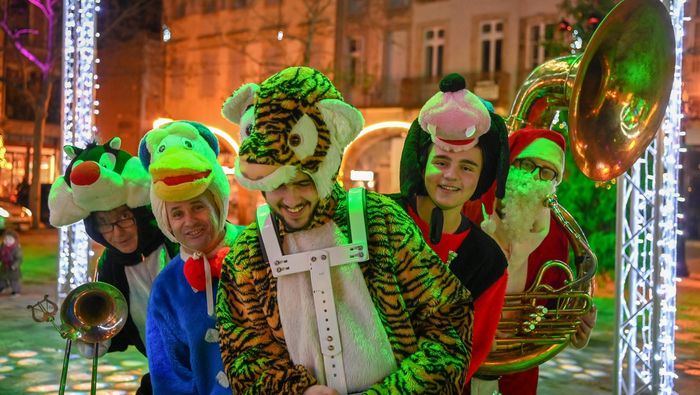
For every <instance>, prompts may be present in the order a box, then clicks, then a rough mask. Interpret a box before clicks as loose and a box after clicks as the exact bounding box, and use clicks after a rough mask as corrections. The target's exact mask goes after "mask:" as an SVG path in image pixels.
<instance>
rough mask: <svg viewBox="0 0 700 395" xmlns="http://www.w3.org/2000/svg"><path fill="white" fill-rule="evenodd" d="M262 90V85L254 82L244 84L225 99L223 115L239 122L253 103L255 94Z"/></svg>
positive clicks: (222, 109) (236, 122) (222, 108)
mask: <svg viewBox="0 0 700 395" xmlns="http://www.w3.org/2000/svg"><path fill="white" fill-rule="evenodd" d="M259 90H260V86H258V85H257V84H253V83H248V84H244V85H242V86H241V87H240V88H238V89H236V91H235V92H233V94H232V95H231V96H230V97H229V98H228V99H226V101H224V105H223V107H221V115H222V116H223V117H224V118H226V119H228V120H229V121H231V122H233V123H235V124H237V125H238V124H239V123H240V121H241V117H242V116H243V113H244V112H245V110H246V108H248V106H250V105H251V104H253V100H254V99H255V94H256V93H257V92H258V91H259Z"/></svg>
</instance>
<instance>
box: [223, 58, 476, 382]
mask: <svg viewBox="0 0 700 395" xmlns="http://www.w3.org/2000/svg"><path fill="white" fill-rule="evenodd" d="M222 113H223V115H224V117H226V118H227V119H229V120H231V121H232V122H234V123H237V124H239V125H240V129H241V140H242V143H241V148H240V151H239V157H238V163H237V164H236V176H237V178H238V180H239V182H240V183H241V184H242V185H243V186H245V187H247V188H250V189H257V190H261V191H263V193H264V196H265V199H266V201H267V203H268V205H265V206H262V207H261V208H260V209H259V210H258V215H257V221H256V222H255V223H253V224H251V225H250V226H248V228H247V229H246V230H244V231H243V233H241V236H240V237H239V239H238V241H237V243H236V245H235V246H234V247H233V250H232V251H231V252H230V253H229V255H228V256H227V257H226V260H225V262H224V267H223V268H222V274H221V282H220V286H219V295H218V298H217V300H218V302H217V319H218V323H219V332H220V340H219V341H220V347H221V354H222V359H223V362H224V367H225V370H226V373H227V374H228V376H229V380H230V382H231V387H232V389H233V391H234V392H235V393H240V394H302V393H303V394H307V395H311V394H347V393H360V392H362V393H370V394H371V393H375V394H378V393H404V394H408V393H430V394H438V393H439V394H452V393H460V392H461V389H462V384H463V383H464V378H465V373H466V368H467V366H468V364H469V360H470V357H471V328H472V319H473V311H472V302H471V295H470V294H469V291H468V290H466V289H465V288H463V287H461V285H460V283H459V280H457V278H456V277H454V276H453V275H452V274H451V273H450V272H449V270H448V269H447V268H446V266H445V265H444V264H442V262H441V261H440V258H439V257H438V256H437V255H435V254H434V253H433V252H432V250H431V249H430V247H428V245H427V244H426V243H425V242H424V241H423V238H422V236H421V233H420V230H418V228H417V227H416V226H415V224H414V223H413V221H412V220H411V219H410V218H409V217H408V215H407V214H406V213H405V211H404V210H403V209H402V208H400V207H399V206H397V205H396V204H395V203H394V202H393V201H391V200H390V199H389V198H387V197H384V196H381V195H379V194H376V193H372V192H366V193H365V191H364V190H362V189H354V190H352V191H350V192H345V191H344V190H343V189H342V188H341V186H340V185H339V184H338V183H337V182H336V177H337V173H338V169H339V167H340V163H341V159H342V151H343V149H344V148H345V147H346V146H347V145H348V144H349V143H350V142H351V141H352V140H353V139H354V138H355V137H356V136H357V135H358V133H359V132H360V130H361V129H362V126H363V123H364V120H363V118H362V115H361V114H360V112H359V111H358V110H357V109H355V108H354V107H352V106H351V105H349V104H347V103H345V102H344V101H343V100H342V96H341V95H340V93H339V92H338V91H337V90H336V89H335V87H334V86H333V85H332V84H331V82H330V81H329V80H328V79H327V78H326V77H325V76H324V75H323V74H321V73H320V72H318V71H316V70H314V69H311V68H307V67H292V68H288V69H285V70H283V71H281V72H279V73H277V74H275V75H273V76H272V77H270V78H268V79H267V80H266V81H264V82H263V83H262V84H260V85H256V84H246V85H243V86H242V87H241V88H239V89H238V90H237V91H236V92H235V93H234V94H233V95H232V96H231V97H230V98H229V99H227V100H226V102H225V103H224V107H223V110H222Z"/></svg>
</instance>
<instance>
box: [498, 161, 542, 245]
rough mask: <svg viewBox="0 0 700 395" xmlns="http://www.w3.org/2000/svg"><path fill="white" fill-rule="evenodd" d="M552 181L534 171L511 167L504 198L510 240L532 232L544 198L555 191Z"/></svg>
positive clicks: (504, 226)
mask: <svg viewBox="0 0 700 395" xmlns="http://www.w3.org/2000/svg"><path fill="white" fill-rule="evenodd" d="M554 191H555V186H554V183H553V182H552V181H543V180H540V179H539V178H535V174H534V173H530V172H527V171H525V170H522V169H518V168H514V167H511V168H510V171H509V172H508V179H507V180H506V193H505V196H504V198H503V214H504V215H503V220H502V223H503V228H504V230H505V232H506V235H507V236H508V238H509V240H517V239H518V238H519V237H520V236H523V235H526V234H528V233H529V232H532V230H533V227H534V225H535V221H536V219H537V218H538V216H537V215H536V214H537V213H539V212H541V211H542V208H543V207H544V199H545V197H546V196H547V195H549V194H551V193H554Z"/></svg>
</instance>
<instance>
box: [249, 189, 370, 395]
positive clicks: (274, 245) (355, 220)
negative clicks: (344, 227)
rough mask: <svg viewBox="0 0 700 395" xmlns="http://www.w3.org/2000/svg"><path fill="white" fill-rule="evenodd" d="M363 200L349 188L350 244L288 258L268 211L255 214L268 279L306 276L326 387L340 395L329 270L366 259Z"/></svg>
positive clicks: (343, 388)
mask: <svg viewBox="0 0 700 395" xmlns="http://www.w3.org/2000/svg"><path fill="white" fill-rule="evenodd" d="M364 199H365V191H364V189H363V188H353V189H351V190H350V192H348V215H349V220H350V236H351V238H352V240H351V243H350V244H346V245H343V246H336V247H331V248H326V249H323V250H314V251H306V252H301V253H296V254H290V255H282V248H281V246H280V243H279V239H278V237H277V233H276V232H275V227H274V225H273V222H272V221H273V218H272V215H271V213H270V207H269V206H268V205H263V206H260V207H258V210H257V222H258V228H259V229H260V234H261V235H262V241H263V245H264V248H265V253H266V254H267V258H268V261H269V264H270V269H271V270H272V275H273V276H274V277H280V276H285V275H288V274H293V273H300V272H307V271H308V272H310V276H311V290H312V291H313V296H314V308H315V310H316V326H317V330H318V338H319V341H320V342H321V352H322V354H323V365H324V371H325V373H326V384H327V385H328V386H329V387H331V388H334V389H335V390H336V391H338V392H339V393H341V394H343V395H344V394H347V392H348V391H347V383H346V381H345V369H344V365H343V350H342V345H341V344H342V343H341V339H340V330H339V328H338V315H337V313H336V309H335V298H334V297H333V285H332V282H331V267H333V266H340V265H345V264H348V263H355V262H364V261H366V260H367V259H368V258H369V253H368V250H367V230H366V228H365V203H364Z"/></svg>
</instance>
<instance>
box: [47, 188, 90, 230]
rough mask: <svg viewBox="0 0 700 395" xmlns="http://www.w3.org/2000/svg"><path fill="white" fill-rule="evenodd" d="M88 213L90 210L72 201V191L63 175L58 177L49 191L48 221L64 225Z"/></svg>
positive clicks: (78, 219) (54, 224) (52, 223)
mask: <svg viewBox="0 0 700 395" xmlns="http://www.w3.org/2000/svg"><path fill="white" fill-rule="evenodd" d="M88 215H90V211H88V210H86V209H84V208H82V207H79V206H78V205H77V204H75V202H74V201H73V192H72V191H71V188H70V186H68V184H67V183H66V180H65V178H63V176H61V177H58V178H57V179H56V181H55V182H54V183H53V185H51V190H50V191H49V223H51V225H53V226H56V227H58V226H66V225H70V224H73V223H76V222H78V221H80V220H81V219H84V218H86V217H87V216H88Z"/></svg>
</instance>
